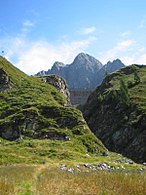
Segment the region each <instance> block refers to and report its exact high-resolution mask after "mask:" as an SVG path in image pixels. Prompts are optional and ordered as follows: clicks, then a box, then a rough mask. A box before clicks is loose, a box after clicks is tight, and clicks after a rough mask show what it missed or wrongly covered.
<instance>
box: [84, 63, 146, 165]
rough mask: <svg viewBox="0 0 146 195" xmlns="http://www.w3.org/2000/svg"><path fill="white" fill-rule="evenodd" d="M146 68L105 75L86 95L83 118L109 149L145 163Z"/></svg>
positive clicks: (122, 70)
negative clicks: (93, 89) (89, 93)
mask: <svg viewBox="0 0 146 195" xmlns="http://www.w3.org/2000/svg"><path fill="white" fill-rule="evenodd" d="M145 89H146V66H134V65H133V66H129V67H126V68H123V69H121V70H120V71H118V72H116V73H113V74H111V75H108V76H107V77H106V78H105V80H104V81H103V83H102V84H101V86H99V87H97V89H96V90H95V91H94V92H93V93H92V94H91V95H90V97H89V98H88V101H87V103H86V105H85V106H84V111H83V113H84V117H85V119H86V121H87V123H88V125H89V127H90V128H91V130H92V131H93V132H94V133H95V135H96V136H97V137H98V138H99V139H101V140H102V142H103V143H104V144H105V146H106V147H107V148H108V149H109V150H111V151H115V152H118V153H122V154H123V155H125V156H127V157H129V158H131V159H133V160H134V161H136V162H146V128H145V127H146V92H145Z"/></svg>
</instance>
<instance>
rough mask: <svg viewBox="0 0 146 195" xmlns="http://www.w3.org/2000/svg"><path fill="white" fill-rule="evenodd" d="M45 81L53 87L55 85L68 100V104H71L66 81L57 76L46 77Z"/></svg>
mask: <svg viewBox="0 0 146 195" xmlns="http://www.w3.org/2000/svg"><path fill="white" fill-rule="evenodd" d="M43 80H44V81H45V82H46V83H49V84H51V85H53V86H54V87H55V88H56V89H57V90H58V91H60V92H61V93H62V94H63V95H64V96H65V97H66V99H67V102H68V103H70V93H69V90H68V86H67V83H66V81H65V80H64V79H63V78H62V77H60V76H58V75H57V74H56V75H55V74H54V75H48V76H44V77H43Z"/></svg>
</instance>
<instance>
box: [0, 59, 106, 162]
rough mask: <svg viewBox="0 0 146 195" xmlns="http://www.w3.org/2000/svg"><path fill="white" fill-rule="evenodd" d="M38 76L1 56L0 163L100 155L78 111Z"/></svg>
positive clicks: (101, 149) (102, 150)
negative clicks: (25, 71) (25, 72)
mask: <svg viewBox="0 0 146 195" xmlns="http://www.w3.org/2000/svg"><path fill="white" fill-rule="evenodd" d="M66 104H67V100H66V98H65V97H64V96H63V95H62V94H61V93H60V92H59V91H58V90H57V89H55V88H54V87H53V86H52V85H49V84H47V83H45V82H43V81H42V80H41V79H40V78H37V77H32V76H27V75H26V74H24V73H23V72H21V71H20V70H18V69H17V68H16V67H14V66H13V65H12V64H11V63H10V62H8V61H7V60H6V59H5V58H3V57H0V164H6V163H22V162H23V163H24V162H26V163H29V162H33V163H36V162H39V163H40V162H46V161H49V160H50V159H54V158H55V159H61V160H63V159H67V160H70V159H72V160H75V159H81V158H83V159H84V158H86V154H87V153H88V154H90V155H91V156H92V155H93V156H98V155H101V154H102V155H103V154H105V153H106V152H107V150H106V148H105V147H104V146H103V144H102V143H101V142H100V141H99V140H98V139H97V138H96V137H95V136H94V134H93V133H91V131H90V129H89V127H88V126H87V124H86V122H85V120H84V118H83V116H82V114H81V112H80V111H79V110H77V109H75V108H73V107H68V106H65V105H66Z"/></svg>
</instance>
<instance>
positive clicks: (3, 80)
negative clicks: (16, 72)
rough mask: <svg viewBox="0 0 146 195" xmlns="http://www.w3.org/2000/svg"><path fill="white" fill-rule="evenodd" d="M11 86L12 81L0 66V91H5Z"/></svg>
mask: <svg viewBox="0 0 146 195" xmlns="http://www.w3.org/2000/svg"><path fill="white" fill-rule="evenodd" d="M11 88H12V82H11V80H10V78H9V77H8V75H7V74H6V72H5V71H4V70H3V68H0V92H4V91H7V90H9V89H11Z"/></svg>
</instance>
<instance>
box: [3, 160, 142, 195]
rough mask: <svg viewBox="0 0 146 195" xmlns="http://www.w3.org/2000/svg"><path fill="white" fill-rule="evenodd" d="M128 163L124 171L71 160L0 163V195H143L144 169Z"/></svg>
mask: <svg viewBox="0 0 146 195" xmlns="http://www.w3.org/2000/svg"><path fill="white" fill-rule="evenodd" d="M130 166H132V165H130ZM130 166H129V167H128V169H127V170H124V171H122V170H119V171H118V170H117V169H116V170H113V171H111V170H102V169H96V167H95V166H93V165H89V164H71V163H68V164H67V163H66V164H59V163H53V164H51V163H50V164H44V165H25V164H23V165H9V166H1V167H0V195H72V194H74V195H117V194H118V195H123V194H124V195H129V194H131V195H145V194H146V172H145V171H142V166H141V165H140V166H139V167H138V170H135V169H133V170H132V168H131V167H130ZM144 170H145V168H144Z"/></svg>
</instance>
